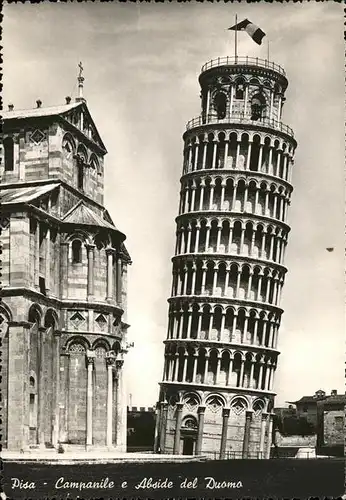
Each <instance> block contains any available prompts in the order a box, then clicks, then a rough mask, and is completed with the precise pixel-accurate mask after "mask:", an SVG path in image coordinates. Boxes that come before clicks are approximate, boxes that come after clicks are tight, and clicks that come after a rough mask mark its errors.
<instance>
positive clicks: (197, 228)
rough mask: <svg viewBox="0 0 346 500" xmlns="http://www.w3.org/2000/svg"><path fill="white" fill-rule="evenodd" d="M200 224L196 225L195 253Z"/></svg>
mask: <svg viewBox="0 0 346 500" xmlns="http://www.w3.org/2000/svg"><path fill="white" fill-rule="evenodd" d="M200 228H201V226H200V224H199V223H197V224H196V239H195V253H198V246H199V232H200Z"/></svg>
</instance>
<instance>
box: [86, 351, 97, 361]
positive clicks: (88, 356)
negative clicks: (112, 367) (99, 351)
mask: <svg viewBox="0 0 346 500" xmlns="http://www.w3.org/2000/svg"><path fill="white" fill-rule="evenodd" d="M85 357H86V360H87V363H88V365H92V364H93V363H94V359H95V358H96V353H95V351H92V350H90V349H87V352H86V354H85Z"/></svg>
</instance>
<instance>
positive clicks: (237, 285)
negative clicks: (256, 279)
mask: <svg viewBox="0 0 346 500" xmlns="http://www.w3.org/2000/svg"><path fill="white" fill-rule="evenodd" d="M240 275H241V269H238V271H237V284H236V288H235V294H234V296H235V297H238V293H239V286H240Z"/></svg>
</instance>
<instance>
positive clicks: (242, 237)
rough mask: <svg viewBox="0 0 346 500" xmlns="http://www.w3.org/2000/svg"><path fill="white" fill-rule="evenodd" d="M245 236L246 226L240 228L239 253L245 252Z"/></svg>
mask: <svg viewBox="0 0 346 500" xmlns="http://www.w3.org/2000/svg"><path fill="white" fill-rule="evenodd" d="M244 236H245V228H244V227H242V228H241V230H240V244H239V253H240V254H242V253H243V247H244Z"/></svg>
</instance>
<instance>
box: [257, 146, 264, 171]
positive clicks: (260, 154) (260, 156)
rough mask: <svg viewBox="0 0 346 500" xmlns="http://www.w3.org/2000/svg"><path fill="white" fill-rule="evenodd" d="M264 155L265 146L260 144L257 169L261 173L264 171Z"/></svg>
mask: <svg viewBox="0 0 346 500" xmlns="http://www.w3.org/2000/svg"><path fill="white" fill-rule="evenodd" d="M262 154H263V144H260V147H259V155H258V165H257V169H258V171H259V172H261V169H262Z"/></svg>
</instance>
